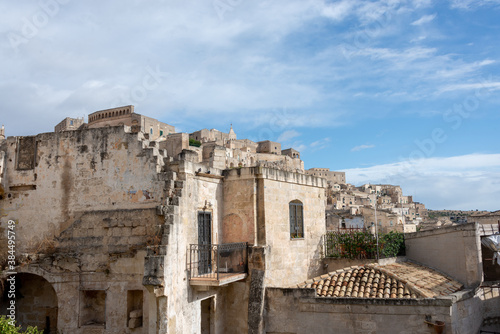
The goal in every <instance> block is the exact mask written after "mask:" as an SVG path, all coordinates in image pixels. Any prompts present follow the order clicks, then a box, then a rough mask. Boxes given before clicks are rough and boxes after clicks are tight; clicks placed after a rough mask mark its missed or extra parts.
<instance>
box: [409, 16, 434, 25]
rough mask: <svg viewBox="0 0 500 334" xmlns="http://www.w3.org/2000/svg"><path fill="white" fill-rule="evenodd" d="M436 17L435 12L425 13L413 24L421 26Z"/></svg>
mask: <svg viewBox="0 0 500 334" xmlns="http://www.w3.org/2000/svg"><path fill="white" fill-rule="evenodd" d="M435 18H436V14H433V15H424V16H422V17H421V18H419V19H418V20H416V21H413V22H412V23H411V24H412V25H414V26H420V25H422V24H425V23H429V22H431V21H432V20H434V19H435Z"/></svg>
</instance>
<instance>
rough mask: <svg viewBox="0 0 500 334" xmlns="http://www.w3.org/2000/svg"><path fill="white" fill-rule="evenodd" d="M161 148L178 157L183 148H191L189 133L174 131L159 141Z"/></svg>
mask: <svg viewBox="0 0 500 334" xmlns="http://www.w3.org/2000/svg"><path fill="white" fill-rule="evenodd" d="M159 145H160V149H166V150H167V154H168V155H169V156H171V157H176V156H177V155H178V154H179V153H181V152H182V150H187V149H189V135H188V134H187V133H182V132H180V133H174V134H170V135H168V136H167V139H166V140H164V141H161V142H160V143H159Z"/></svg>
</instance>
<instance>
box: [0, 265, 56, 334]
mask: <svg viewBox="0 0 500 334" xmlns="http://www.w3.org/2000/svg"><path fill="white" fill-rule="evenodd" d="M15 278H16V279H15V290H16V293H15V302H16V303H15V305H16V324H17V325H21V326H22V327H23V329H26V327H27V326H37V327H38V329H39V330H44V331H45V332H44V333H50V334H52V333H57V295H56V292H55V291H54V288H53V287H52V285H51V284H50V283H49V282H47V280H46V279H45V278H43V277H41V276H38V275H34V274H28V273H19V274H17V275H15ZM4 287H5V289H4V293H3V296H2V300H1V302H0V304H1V309H2V310H5V309H6V307H7V305H9V304H10V301H11V300H12V298H9V294H8V291H9V287H10V283H9V282H7V281H4Z"/></svg>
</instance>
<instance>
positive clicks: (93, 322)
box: [80, 290, 106, 327]
mask: <svg viewBox="0 0 500 334" xmlns="http://www.w3.org/2000/svg"><path fill="white" fill-rule="evenodd" d="M82 326H98V327H106V291H104V290H82V291H81V292H80V327H82Z"/></svg>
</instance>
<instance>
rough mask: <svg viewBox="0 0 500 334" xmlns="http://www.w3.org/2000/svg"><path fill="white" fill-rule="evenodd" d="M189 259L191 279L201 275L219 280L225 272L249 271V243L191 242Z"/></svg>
mask: <svg viewBox="0 0 500 334" xmlns="http://www.w3.org/2000/svg"><path fill="white" fill-rule="evenodd" d="M188 261H189V262H188V268H187V269H188V272H189V279H192V278H196V277H201V278H207V279H216V280H219V279H220V278H221V276H222V275H224V274H239V273H241V274H243V273H247V271H248V269H247V265H248V249H247V243H246V242H237V243H230V244H220V245H218V244H214V245H198V244H191V245H190V247H189V259H188Z"/></svg>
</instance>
